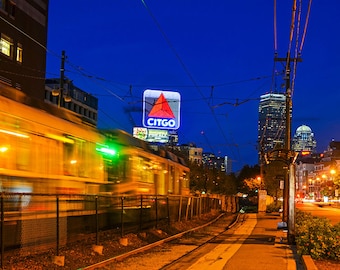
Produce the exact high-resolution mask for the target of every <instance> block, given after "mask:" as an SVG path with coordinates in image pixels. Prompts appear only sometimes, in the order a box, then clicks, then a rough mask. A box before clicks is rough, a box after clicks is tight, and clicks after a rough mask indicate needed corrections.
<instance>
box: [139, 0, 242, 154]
mask: <svg viewBox="0 0 340 270" xmlns="http://www.w3.org/2000/svg"><path fill="white" fill-rule="evenodd" d="M141 2H142V4H143V6H144V7H145V9H146V10H147V11H148V13H149V15H150V16H151V18H152V19H153V21H154V23H155V24H156V26H157V28H158V29H159V31H160V32H161V34H162V36H163V38H164V39H165V41H166V43H167V44H168V46H169V47H170V49H171V50H172V52H173V53H174V54H175V56H176V58H177V60H178V61H179V63H180V65H181V66H182V68H183V70H184V71H185V73H186V74H187V76H188V77H189V79H190V80H191V82H192V83H193V85H194V86H195V88H196V89H197V91H198V92H199V94H200V95H201V96H202V98H203V99H204V101H205V103H206V104H207V105H208V108H209V109H210V111H211V113H212V116H213V118H214V121H215V123H216V125H217V127H218V129H219V131H220V132H221V135H222V136H223V138H224V140H225V141H226V142H228V139H227V137H226V135H225V132H224V130H223V129H222V126H221V124H220V123H219V121H218V119H217V117H216V115H215V113H214V110H213V108H212V107H211V106H210V104H209V101H208V100H207V99H206V98H204V95H203V93H202V91H201V89H200V88H199V86H198V84H197V83H196V81H195V79H194V77H193V76H192V74H191V73H190V71H189V69H188V68H187V66H186V65H185V63H184V61H183V60H182V58H181V57H180V55H179V54H178V53H177V51H176V49H175V48H174V46H173V45H172V43H171V42H170V39H169V38H168V37H167V35H166V34H165V32H164V31H163V29H162V27H161V25H160V24H159V22H158V20H157V19H156V17H155V16H154V15H153V13H152V12H151V10H150V8H149V7H148V5H147V4H146V2H145V0H141ZM230 150H231V152H232V154H233V156H236V155H235V153H234V151H233V149H232V148H230ZM239 159H241V158H240V157H239Z"/></svg>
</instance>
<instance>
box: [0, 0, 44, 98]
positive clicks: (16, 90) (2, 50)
mask: <svg viewBox="0 0 340 270" xmlns="http://www.w3.org/2000/svg"><path fill="white" fill-rule="evenodd" d="M47 17H48V0H39V1H37V0H26V1H13V0H0V62H1V67H2V68H0V94H1V95H3V96H6V97H9V98H11V99H16V100H18V101H20V102H23V100H22V99H23V96H26V100H25V102H26V103H28V101H27V97H30V98H33V99H39V100H44V89H45V69H46V44H47ZM4 67H6V68H4ZM20 93H23V94H25V95H21V94H20Z"/></svg>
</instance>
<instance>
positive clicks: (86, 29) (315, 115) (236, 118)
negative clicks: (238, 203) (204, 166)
mask: <svg viewBox="0 0 340 270" xmlns="http://www.w3.org/2000/svg"><path fill="white" fill-rule="evenodd" d="M298 2H299V0H298ZM308 2H309V0H303V6H302V17H301V26H300V28H301V31H300V39H299V40H300V41H301V36H302V32H303V31H302V30H303V27H304V24H305V17H306V13H307V5H308ZM273 3H274V0H272V1H269V0H257V1H254V0H243V1H226V0H215V1H214V0H213V1H199V0H171V1H166V0H145V1H141V0H120V1H117V0H98V1H89V0H72V1H69V0H50V6H49V26H48V44H47V48H48V51H47V74H46V76H47V77H48V78H51V77H59V69H60V56H61V51H62V50H65V51H66V55H67V63H66V66H65V68H66V72H65V74H66V76H67V77H68V78H69V79H71V80H73V82H74V84H75V85H77V86H78V87H80V88H82V89H83V90H84V91H86V92H89V93H91V94H93V95H95V96H97V97H98V99H99V116H98V118H99V119H98V126H99V127H100V128H120V129H123V130H126V131H128V132H132V127H133V124H132V121H131V120H129V116H128V115H127V113H126V112H125V110H126V108H130V109H132V108H133V107H139V108H141V107H142V103H141V100H142V93H143V91H144V90H145V89H163V90H172V91H178V92H180V94H181V97H182V105H181V127H180V128H179V130H178V133H179V137H180V143H189V142H194V143H196V144H197V146H199V147H203V149H204V151H207V152H214V153H215V154H217V155H228V156H229V157H230V158H231V159H232V160H234V165H233V167H234V169H235V170H237V169H240V168H241V167H242V166H244V165H245V164H249V165H254V164H256V163H257V150H256V144H257V120H258V103H259V97H260V95H262V94H265V93H268V92H269V91H271V90H274V91H275V90H276V91H284V89H283V88H282V87H281V84H282V83H283V78H282V76H276V77H275V78H274V79H273V76H272V74H273V71H274V70H276V71H278V72H282V71H283V69H284V67H283V66H282V65H281V64H280V63H276V64H274V60H273V58H274V52H275V47H274V23H273V22H274V15H273V14H274V12H273V9H274V7H273V6H274V4H273ZM292 3H293V0H277V28H276V29H277V31H276V37H277V53H278V56H279V57H286V54H287V52H288V47H289V31H290V26H291V16H292ZM339 10H340V1H339V0H327V1H316V0H314V1H313V2H312V6H311V12H310V17H309V23H308V28H307V34H306V37H305V40H304V45H303V48H302V55H301V57H302V59H303V62H302V63H299V64H298V66H297V72H296V77H295V80H294V93H293V119H292V134H294V132H295V130H296V128H297V127H298V126H300V125H302V124H306V125H308V126H310V127H311V128H312V130H313V132H314V134H315V137H316V140H317V144H318V150H319V151H323V150H325V148H326V147H327V145H328V143H329V141H330V140H331V139H332V138H334V139H335V140H340V124H339V123H340V112H339V110H338V108H339V107H340V106H339V104H340V103H339V101H340V91H339V88H340V87H339V83H338V78H339V73H340V67H339V65H340V59H339V55H340V53H339V48H340V44H339V43H340V41H339V35H338V33H339V29H340V20H339V19H338V15H339ZM299 46H300V43H299ZM295 47H296V43H295V39H294V42H293V46H292V55H294V52H295V51H294V50H295ZM130 86H132V87H131V88H130ZM211 86H213V89H212V87H211ZM237 102H239V103H242V102H243V103H242V104H240V105H239V106H233V105H232V104H236V103H237ZM229 103H230V104H229ZM221 104H224V105H221ZM131 114H132V117H133V122H135V124H136V125H137V126H141V125H142V113H141V112H132V113H131Z"/></svg>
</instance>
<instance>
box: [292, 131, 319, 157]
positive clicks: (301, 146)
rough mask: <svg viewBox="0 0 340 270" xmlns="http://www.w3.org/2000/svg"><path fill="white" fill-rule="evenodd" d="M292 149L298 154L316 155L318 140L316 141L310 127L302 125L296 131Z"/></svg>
mask: <svg viewBox="0 0 340 270" xmlns="http://www.w3.org/2000/svg"><path fill="white" fill-rule="evenodd" d="M292 149H293V150H294V151H296V152H302V151H309V152H311V153H315V151H316V140H315V139H314V133H313V132H312V129H311V128H310V127H309V126H306V125H302V126H299V127H298V128H297V129H296V132H295V135H294V138H293V141H292Z"/></svg>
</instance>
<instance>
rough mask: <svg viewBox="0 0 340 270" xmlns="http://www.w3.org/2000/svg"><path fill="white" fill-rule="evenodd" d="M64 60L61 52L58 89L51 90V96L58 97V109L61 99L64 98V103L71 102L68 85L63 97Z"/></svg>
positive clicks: (63, 53)
mask: <svg viewBox="0 0 340 270" xmlns="http://www.w3.org/2000/svg"><path fill="white" fill-rule="evenodd" d="M65 58H66V56H65V51H62V52H61V65H60V87H59V89H53V90H52V96H54V97H58V108H59V107H60V102H61V97H63V98H64V101H65V102H70V101H71V97H70V95H69V91H68V88H69V84H67V92H66V95H65V96H64V79H65V75H64V72H65ZM68 82H69V81H68Z"/></svg>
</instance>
